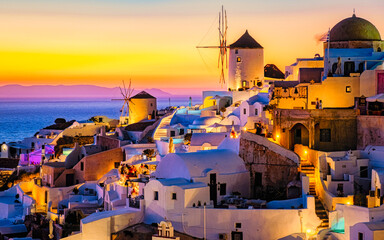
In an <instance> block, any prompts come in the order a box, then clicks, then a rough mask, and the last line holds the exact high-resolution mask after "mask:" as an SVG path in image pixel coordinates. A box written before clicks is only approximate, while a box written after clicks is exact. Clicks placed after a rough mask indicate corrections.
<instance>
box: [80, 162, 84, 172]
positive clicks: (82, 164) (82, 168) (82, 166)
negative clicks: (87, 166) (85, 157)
mask: <svg viewBox="0 0 384 240" xmlns="http://www.w3.org/2000/svg"><path fill="white" fill-rule="evenodd" d="M80 171H84V162H81V163H80Z"/></svg>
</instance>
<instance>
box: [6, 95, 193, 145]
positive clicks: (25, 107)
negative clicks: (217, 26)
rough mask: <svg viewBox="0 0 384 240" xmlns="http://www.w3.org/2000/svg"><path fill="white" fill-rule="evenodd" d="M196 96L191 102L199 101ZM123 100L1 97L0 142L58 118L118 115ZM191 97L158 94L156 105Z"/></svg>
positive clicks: (181, 102) (161, 106)
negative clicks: (163, 96)
mask: <svg viewBox="0 0 384 240" xmlns="http://www.w3.org/2000/svg"><path fill="white" fill-rule="evenodd" d="M200 103H201V99H198V98H194V99H193V102H192V104H200ZM122 104H123V103H122V101H112V100H111V99H100V98H98V99H1V98H0V143H2V142H7V143H8V142H17V141H21V140H23V139H24V138H26V137H32V136H33V135H34V134H35V133H36V132H38V131H39V130H40V129H42V128H44V127H46V126H49V125H52V124H54V121H55V119H56V118H64V119H65V120H67V121H70V120H77V121H81V120H87V119H90V118H91V117H93V116H98V115H102V116H107V117H109V118H114V119H119V117H120V109H121V107H122ZM188 105H189V97H175V98H171V99H169V98H163V99H162V98H158V99H157V108H158V109H164V108H166V107H169V106H188Z"/></svg>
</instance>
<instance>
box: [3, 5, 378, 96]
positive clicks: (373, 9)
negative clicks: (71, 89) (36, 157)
mask: <svg viewBox="0 0 384 240" xmlns="http://www.w3.org/2000/svg"><path fill="white" fill-rule="evenodd" d="M222 4H223V5H224V7H225V8H226V10H227V15H228V26H229V29H228V42H229V43H232V42H234V41H235V40H237V38H239V37H240V36H241V35H242V34H243V32H244V31H245V30H246V29H248V31H249V33H250V34H251V35H252V36H253V37H254V38H255V39H256V40H257V41H258V42H259V43H260V44H261V45H262V46H263V47H264V56H265V63H266V64H267V63H274V64H276V65H277V66H278V67H279V68H280V69H281V70H282V71H284V66H285V65H289V64H291V63H293V62H294V61H295V59H296V58H298V57H313V56H314V55H315V54H316V53H320V54H321V55H323V54H322V45H321V44H320V43H319V42H318V41H316V36H317V35H319V34H322V33H324V32H326V31H327V30H328V28H329V27H333V26H334V25H335V24H336V23H337V22H339V21H340V20H342V19H344V18H347V17H350V16H351V15H352V12H353V8H356V15H357V16H359V17H362V18H365V19H367V20H369V21H371V22H372V23H373V24H374V25H375V26H376V27H377V28H378V30H379V31H380V32H381V34H382V36H383V34H384V15H383V10H384V1H383V0H364V1H362V0H337V1H334V0H322V1H312V0H269V1H265V0H257V1H256V0H237V1H207V0H194V1H181V0H142V1H137V0H136V1H131V0H65V1H64V0H63V1H58V0H33V1H31V0H3V1H1V2H0V32H1V34H0V56H1V58H0V86H1V85H6V84H22V85H35V84H52V85H57V84H64V85H72V84H92V85H98V86H106V87H116V86H119V85H120V84H121V80H123V79H129V78H131V79H132V82H133V84H134V86H135V87H136V88H148V87H156V88H162V89H165V90H169V91H171V92H172V91H175V90H174V89H180V88H195V89H199V88H217V87H219V86H220V85H219V83H218V82H219V81H218V77H219V75H218V70H217V58H218V51H217V50H205V49H202V50H198V49H196V46H197V45H214V44H217V43H218V33H217V31H216V30H217V24H218V21H217V18H218V12H219V10H220V8H221V5H222ZM175 92H177V91H175Z"/></svg>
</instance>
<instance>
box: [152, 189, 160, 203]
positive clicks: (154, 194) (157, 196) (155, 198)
mask: <svg viewBox="0 0 384 240" xmlns="http://www.w3.org/2000/svg"><path fill="white" fill-rule="evenodd" d="M153 200H156V201H157V200H159V192H158V191H155V192H154V193H153Z"/></svg>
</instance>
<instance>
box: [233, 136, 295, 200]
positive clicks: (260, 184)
mask: <svg viewBox="0 0 384 240" xmlns="http://www.w3.org/2000/svg"><path fill="white" fill-rule="evenodd" d="M239 155H240V157H241V158H242V159H243V160H244V162H245V165H246V167H247V169H248V170H249V171H250V175H251V183H250V186H251V196H252V197H253V198H262V199H267V200H273V199H284V198H286V192H287V185H288V183H289V182H291V181H293V180H295V179H296V178H297V174H298V167H299V164H300V158H299V156H298V155H297V154H295V153H294V152H292V151H290V150H287V149H285V148H283V147H281V146H279V145H277V144H275V143H273V142H271V141H269V140H268V139H266V138H264V137H261V136H258V135H255V134H252V133H248V132H243V133H242V135H241V139H240V152H239Z"/></svg>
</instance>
